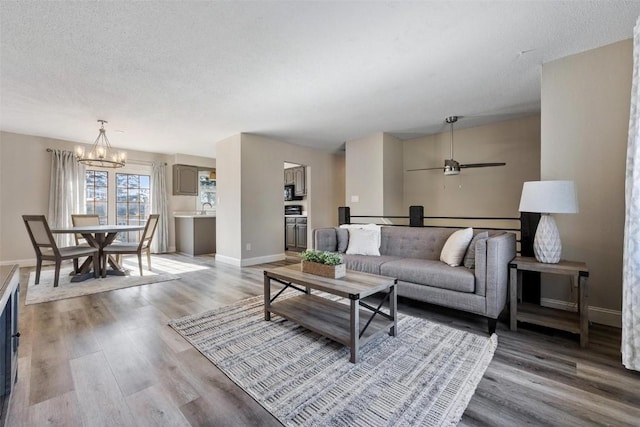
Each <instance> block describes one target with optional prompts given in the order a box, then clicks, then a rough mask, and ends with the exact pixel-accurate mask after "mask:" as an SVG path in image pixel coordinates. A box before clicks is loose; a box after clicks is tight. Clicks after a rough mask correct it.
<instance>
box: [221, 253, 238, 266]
mask: <svg viewBox="0 0 640 427" xmlns="http://www.w3.org/2000/svg"><path fill="white" fill-rule="evenodd" d="M218 262H221V263H223V264H229V265H235V266H236V267H240V265H241V261H240V258H234V257H230V256H224V255H220V254H216V263H218Z"/></svg>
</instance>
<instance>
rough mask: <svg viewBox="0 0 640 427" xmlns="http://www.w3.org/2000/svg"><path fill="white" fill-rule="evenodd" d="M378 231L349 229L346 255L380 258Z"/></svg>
mask: <svg viewBox="0 0 640 427" xmlns="http://www.w3.org/2000/svg"><path fill="white" fill-rule="evenodd" d="M379 237H380V231H379V230H374V229H369V228H349V246H348V247H347V255H374V256H380V243H379Z"/></svg>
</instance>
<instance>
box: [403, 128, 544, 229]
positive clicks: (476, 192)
mask: <svg viewBox="0 0 640 427" xmlns="http://www.w3.org/2000/svg"><path fill="white" fill-rule="evenodd" d="M461 120H464V119H461ZM453 138H454V159H455V160H457V161H459V162H460V163H463V164H464V163H484V162H506V163H507V165H506V166H499V167H490V168H474V169H463V170H462V171H461V173H460V174H459V175H456V176H444V174H443V173H442V170H430V171H416V172H404V204H405V205H406V206H410V205H422V206H424V210H425V215H426V216H505V217H517V216H519V215H520V214H519V212H518V205H519V203H520V193H521V192H522V183H523V182H524V181H533V180H538V179H539V178H540V116H539V115H533V116H528V117H524V118H519V119H513V120H507V121H502V122H498V123H494V124H490V125H486V126H479V127H475V128H469V129H461V130H455V128H454V137H453ZM449 147H450V132H449V131H446V132H443V133H440V134H436V135H430V136H427V137H423V138H417V139H411V140H407V141H404V169H405V170H407V169H418V168H425V167H436V166H437V167H440V166H442V165H444V159H446V158H449V157H450V149H449Z"/></svg>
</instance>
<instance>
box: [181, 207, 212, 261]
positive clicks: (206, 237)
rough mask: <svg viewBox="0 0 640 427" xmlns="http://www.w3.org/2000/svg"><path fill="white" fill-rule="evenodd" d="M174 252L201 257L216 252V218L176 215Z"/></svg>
mask: <svg viewBox="0 0 640 427" xmlns="http://www.w3.org/2000/svg"><path fill="white" fill-rule="evenodd" d="M175 221H176V252H179V253H182V254H186V255H191V256H195V255H203V254H212V253H215V252H216V217H215V216H213V215H176V216H175Z"/></svg>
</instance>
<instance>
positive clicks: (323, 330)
mask: <svg viewBox="0 0 640 427" xmlns="http://www.w3.org/2000/svg"><path fill="white" fill-rule="evenodd" d="M359 311H360V316H359V318H360V319H359V320H360V322H359V326H360V327H359V328H358V331H361V330H362V328H363V327H364V325H365V324H366V322H367V321H368V320H369V317H370V316H371V314H372V313H371V312H370V311H367V310H363V309H360V310H359ZM269 312H271V313H273V314H277V315H280V316H282V317H284V318H285V319H288V320H290V321H292V322H294V323H296V324H298V325H300V326H303V327H305V328H307V329H309V330H311V331H313V332H316V333H318V334H320V335H322V336H325V337H327V338H329V339H332V340H334V341H337V342H339V343H340V344H344V345H345V346H347V347H351V320H350V319H351V308H350V306H348V305H346V304H341V303H339V302H336V301H331V300H328V299H326V298H322V297H319V296H316V295H311V294H303V295H299V296H295V297H291V298H287V299H285V300H281V301H277V302H273V303H272V304H271V305H270V306H269ZM393 326H394V322H393V321H390V320H387V319H385V318H383V317H379V316H376V317H374V319H373V320H372V321H371V324H370V325H369V326H368V327H367V329H366V330H365V332H364V334H363V336H362V337H360V338H359V340H358V341H359V346H362V345H364V344H366V343H367V342H368V341H370V340H371V339H373V338H375V337H376V336H378V335H380V334H383V333H389V331H390V330H391V328H392V327H393Z"/></svg>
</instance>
